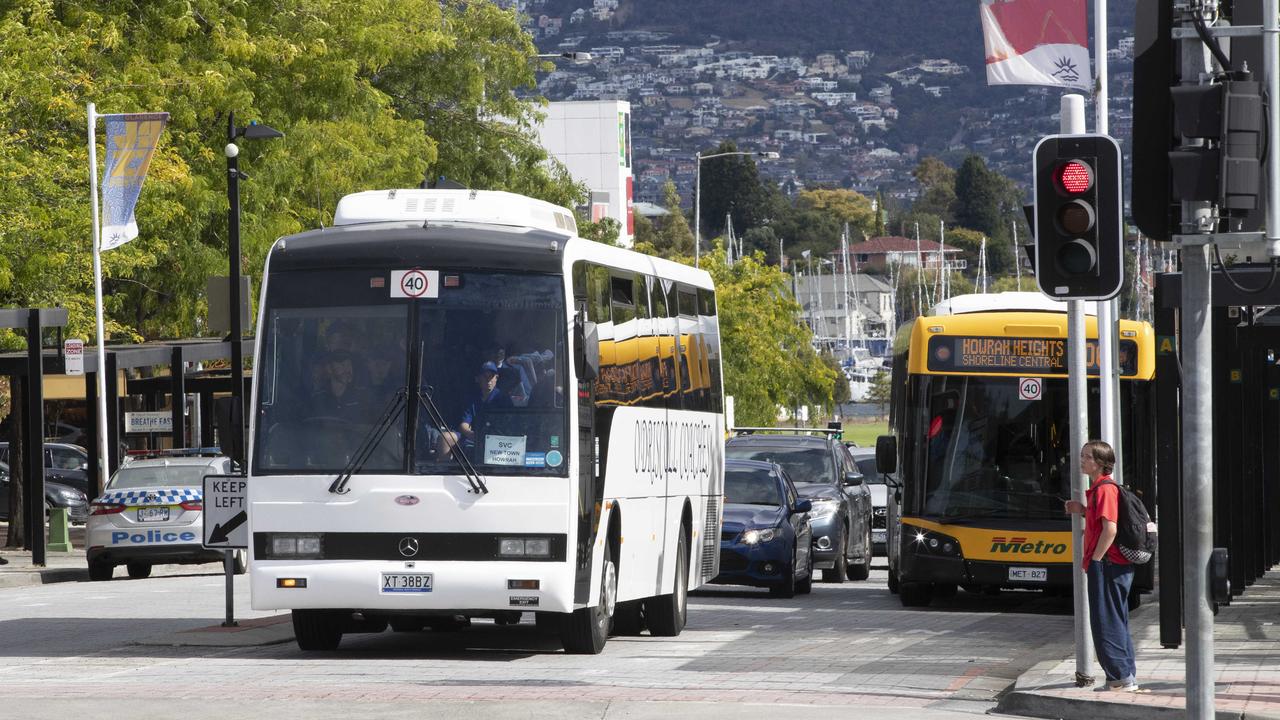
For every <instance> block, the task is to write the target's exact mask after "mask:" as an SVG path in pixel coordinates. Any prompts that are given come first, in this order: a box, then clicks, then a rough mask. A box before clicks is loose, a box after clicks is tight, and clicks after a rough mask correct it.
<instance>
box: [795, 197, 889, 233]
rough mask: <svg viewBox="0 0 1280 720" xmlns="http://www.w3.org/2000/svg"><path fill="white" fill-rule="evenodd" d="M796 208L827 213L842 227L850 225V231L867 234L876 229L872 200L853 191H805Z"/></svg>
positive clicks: (797, 200) (797, 201)
mask: <svg viewBox="0 0 1280 720" xmlns="http://www.w3.org/2000/svg"><path fill="white" fill-rule="evenodd" d="M796 207H797V208H800V209H802V210H817V211H818V212H822V213H826V214H827V215H830V216H831V217H832V218H834V219H835V221H836V222H837V223H839V224H840V225H841V226H843V225H844V224H845V223H848V225H849V229H850V231H856V232H858V233H862V234H866V233H868V232H870V231H871V230H872V229H874V227H875V211H874V210H872V209H871V200H869V199H868V198H867V197H866V196H865V195H862V194H860V193H857V192H854V191H853V190H844V189H837V190H828V189H819V190H803V191H801V192H800V197H799V198H797V199H796Z"/></svg>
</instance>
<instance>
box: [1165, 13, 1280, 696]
mask: <svg viewBox="0 0 1280 720" xmlns="http://www.w3.org/2000/svg"><path fill="white" fill-rule="evenodd" d="M1274 1H1275V0H1268V3H1269V4H1273V3H1274ZM1274 10H1275V8H1274V5H1273V7H1272V11H1273V12H1272V16H1271V17H1272V23H1273V24H1274V18H1275V14H1274ZM1184 26H1185V27H1191V26H1192V23H1191V21H1190V19H1187V20H1186V21H1184ZM1181 48H1182V78H1183V84H1184V85H1198V84H1200V82H1201V78H1202V77H1204V76H1205V75H1206V74H1207V73H1208V71H1209V62H1208V58H1207V57H1206V53H1207V49H1206V48H1205V46H1204V43H1203V42H1201V41H1200V39H1199V38H1195V39H1188V40H1183V41H1182V44H1181ZM1189 142H1199V143H1203V142H1204V141H1203V140H1198V141H1189ZM1213 230H1214V222H1213V206H1212V203H1209V202H1205V201H1183V202H1182V232H1183V233H1187V234H1182V235H1178V236H1175V237H1176V239H1177V240H1178V242H1179V244H1180V246H1181V252H1182V305H1181V308H1180V313H1179V324H1180V335H1181V341H1182V342H1181V345H1182V347H1181V348H1180V350H1181V355H1182V548H1183V550H1182V608H1183V623H1184V624H1185V625H1186V628H1187V651H1186V652H1187V654H1186V688H1187V717H1188V718H1190V719H1191V720H1211V719H1212V718H1213V717H1214V715H1215V712H1214V708H1213V689H1214V688H1213V685H1214V684H1213V606H1212V601H1211V600H1210V596H1209V557H1210V555H1211V554H1212V552H1213V400H1212V398H1211V397H1210V393H1211V392H1212V390H1213V346H1212V341H1213V322H1212V309H1213V295H1212V284H1211V272H1212V266H1211V265H1210V262H1211V260H1212V256H1211V254H1210V248H1209V243H1211V242H1213V241H1214V236H1213V235H1212V232H1213Z"/></svg>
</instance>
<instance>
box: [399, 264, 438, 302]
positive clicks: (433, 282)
mask: <svg viewBox="0 0 1280 720" xmlns="http://www.w3.org/2000/svg"><path fill="white" fill-rule="evenodd" d="M391 297H393V298H438V297H440V271H439V270H423V269H422V268H413V269H411V270H392V271H391Z"/></svg>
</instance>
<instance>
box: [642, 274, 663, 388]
mask: <svg viewBox="0 0 1280 720" xmlns="http://www.w3.org/2000/svg"><path fill="white" fill-rule="evenodd" d="M657 284H658V280H657V279H655V278H654V277H653V276H652V275H636V314H637V315H638V317H639V326H640V327H639V329H638V330H637V331H636V339H637V343H638V345H637V348H638V354H637V359H638V361H639V365H638V366H637V367H636V371H637V376H636V382H637V383H638V386H639V392H640V405H643V406H644V407H655V408H662V407H666V405H665V403H664V401H663V399H662V375H661V373H660V372H659V365H660V364H661V357H662V356H661V352H660V349H659V344H660V343H659V339H658V335H659V332H658V325H659V323H660V322H661V320H659V319H657V318H658V316H657V315H656V314H655V313H654V308H653V287H654V286H655V285H657Z"/></svg>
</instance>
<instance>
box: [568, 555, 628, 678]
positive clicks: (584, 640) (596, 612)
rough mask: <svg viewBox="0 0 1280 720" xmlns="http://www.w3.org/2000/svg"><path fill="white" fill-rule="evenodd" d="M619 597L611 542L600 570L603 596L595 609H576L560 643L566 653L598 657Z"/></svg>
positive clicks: (605, 639)
mask: <svg viewBox="0 0 1280 720" xmlns="http://www.w3.org/2000/svg"><path fill="white" fill-rule="evenodd" d="M617 597H618V567H617V566H616V565H614V564H613V552H612V550H610V548H609V543H608V542H606V543H605V544H604V561H603V562H602V563H601V567H600V597H599V598H597V600H596V604H595V606H594V607H585V608H579V609H577V610H574V611H573V613H572V614H571V615H569V617H567V618H565V620H564V624H563V625H562V626H561V628H560V642H561V644H563V645H564V650H565V652H567V653H572V654H574V655H596V654H599V652H600V651H601V650H603V649H604V644H605V642H606V641H608V639H609V623H610V622H611V621H612V620H613V607H614V603H615V601H616V599H617Z"/></svg>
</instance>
